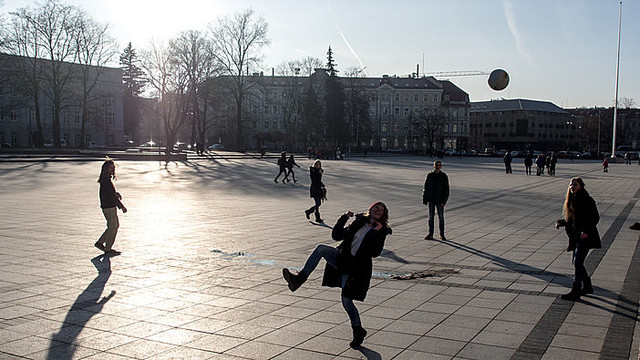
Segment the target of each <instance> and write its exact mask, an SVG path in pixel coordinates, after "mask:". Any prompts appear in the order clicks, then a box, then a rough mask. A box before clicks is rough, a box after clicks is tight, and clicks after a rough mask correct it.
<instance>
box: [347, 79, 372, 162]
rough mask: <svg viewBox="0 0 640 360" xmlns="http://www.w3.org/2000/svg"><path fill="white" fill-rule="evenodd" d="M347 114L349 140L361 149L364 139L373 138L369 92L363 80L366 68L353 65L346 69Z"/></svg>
mask: <svg viewBox="0 0 640 360" xmlns="http://www.w3.org/2000/svg"><path fill="white" fill-rule="evenodd" d="M346 75H347V76H346V78H345V79H344V80H345V85H346V86H345V91H344V92H345V116H346V120H347V127H348V129H349V130H350V131H349V140H350V141H351V142H355V144H356V149H358V150H359V149H360V146H361V145H362V139H370V138H371V131H372V130H371V116H370V114H369V93H368V92H367V90H366V88H365V86H364V84H363V82H364V81H365V80H366V79H364V78H363V75H364V69H362V68H359V67H351V68H348V69H347V70H346Z"/></svg>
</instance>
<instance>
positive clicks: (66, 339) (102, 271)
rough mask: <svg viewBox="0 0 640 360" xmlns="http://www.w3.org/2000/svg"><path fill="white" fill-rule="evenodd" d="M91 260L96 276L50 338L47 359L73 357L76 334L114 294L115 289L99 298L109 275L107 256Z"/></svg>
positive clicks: (109, 263)
mask: <svg viewBox="0 0 640 360" xmlns="http://www.w3.org/2000/svg"><path fill="white" fill-rule="evenodd" d="M91 262H92V263H93V265H94V266H95V267H96V269H97V270H98V276H97V277H96V278H95V279H93V281H91V283H90V284H89V285H88V286H87V288H86V289H84V291H83V292H82V293H80V295H78V297H77V298H76V301H75V302H74V303H73V305H72V306H71V309H69V312H68V313H67V316H66V317H65V319H64V321H63V323H62V327H61V328H60V331H58V332H57V333H55V334H54V335H53V337H52V338H51V343H50V345H49V352H48V354H47V359H50V360H53V359H72V358H74V353H75V351H76V347H77V345H76V344H75V341H76V339H77V338H78V335H80V332H81V331H82V329H83V328H84V326H85V325H86V324H87V323H88V322H89V320H90V319H91V318H92V317H93V316H94V315H96V314H98V313H100V311H102V307H103V306H104V304H106V303H107V301H109V300H110V299H111V298H112V297H113V296H114V295H115V294H116V292H115V291H111V293H110V294H109V295H108V296H105V297H103V298H102V299H101V298H100V296H101V295H102V291H103V290H104V287H105V285H106V284H107V280H109V277H110V276H111V259H110V258H109V256H105V255H99V256H96V257H94V258H93V259H91Z"/></svg>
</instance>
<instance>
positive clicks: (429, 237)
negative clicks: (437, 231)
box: [424, 234, 433, 240]
mask: <svg viewBox="0 0 640 360" xmlns="http://www.w3.org/2000/svg"><path fill="white" fill-rule="evenodd" d="M424 239H425V240H433V234H428V235H427V236H425V237H424Z"/></svg>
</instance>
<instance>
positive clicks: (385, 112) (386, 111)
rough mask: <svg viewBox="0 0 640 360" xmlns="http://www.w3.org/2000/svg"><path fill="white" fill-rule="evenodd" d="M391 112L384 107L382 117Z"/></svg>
mask: <svg viewBox="0 0 640 360" xmlns="http://www.w3.org/2000/svg"><path fill="white" fill-rule="evenodd" d="M388 112H389V109H387V107H386V106H383V107H382V115H387V113H388Z"/></svg>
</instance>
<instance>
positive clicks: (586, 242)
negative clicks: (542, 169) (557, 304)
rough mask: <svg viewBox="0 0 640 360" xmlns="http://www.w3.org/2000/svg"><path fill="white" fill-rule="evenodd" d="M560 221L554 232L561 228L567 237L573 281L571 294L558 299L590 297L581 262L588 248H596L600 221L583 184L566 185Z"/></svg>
mask: <svg viewBox="0 0 640 360" xmlns="http://www.w3.org/2000/svg"><path fill="white" fill-rule="evenodd" d="M563 214H564V218H563V219H560V220H558V221H557V222H556V229H557V228H560V227H561V226H564V227H565V231H566V233H567V235H568V236H569V246H568V247H567V251H573V266H574V268H575V278H574V280H573V287H572V288H571V292H570V293H568V294H565V295H562V296H561V297H562V298H563V299H565V300H570V301H577V300H580V295H586V294H593V286H592V284H591V278H590V277H589V274H587V269H586V268H585V267H584V261H585V259H586V258H587V255H588V254H589V250H590V249H599V248H601V247H602V244H601V243H600V234H599V233H598V228H597V227H596V225H597V224H598V221H599V220H600V215H599V214H598V208H597V206H596V202H595V200H593V198H592V197H591V196H590V195H589V193H588V192H587V190H586V189H585V188H584V181H582V179H581V178H579V177H574V178H572V179H571V181H570V182H569V189H568V190H567V196H566V198H565V201H564V210H563Z"/></svg>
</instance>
